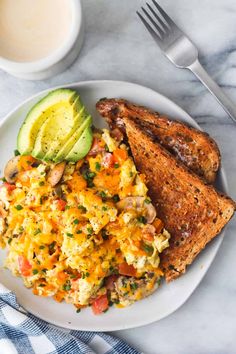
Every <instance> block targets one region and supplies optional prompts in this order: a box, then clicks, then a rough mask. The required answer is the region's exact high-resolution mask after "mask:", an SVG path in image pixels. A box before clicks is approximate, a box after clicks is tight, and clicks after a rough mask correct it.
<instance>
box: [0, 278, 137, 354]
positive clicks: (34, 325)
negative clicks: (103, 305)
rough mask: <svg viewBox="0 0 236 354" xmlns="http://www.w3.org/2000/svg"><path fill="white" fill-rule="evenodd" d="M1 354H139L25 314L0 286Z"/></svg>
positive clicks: (114, 340)
mask: <svg viewBox="0 0 236 354" xmlns="http://www.w3.org/2000/svg"><path fill="white" fill-rule="evenodd" d="M0 353H1V354H139V352H138V351H137V350H135V349H133V348H131V347H130V346H129V345H128V344H126V343H124V342H123V341H122V340H120V339H118V338H114V337H112V336H110V335H107V334H105V333H97V332H82V331H74V330H70V331H64V330H63V329H60V328H58V327H54V326H52V325H50V324H49V323H47V322H45V321H42V320H40V319H39V318H37V317H35V316H33V315H32V314H30V313H28V312H26V311H25V310H24V309H23V308H22V307H21V306H20V305H19V304H18V303H17V300H16V296H15V295H14V294H13V293H12V292H11V291H10V290H8V289H6V288H5V287H4V286H3V285H1V284H0Z"/></svg>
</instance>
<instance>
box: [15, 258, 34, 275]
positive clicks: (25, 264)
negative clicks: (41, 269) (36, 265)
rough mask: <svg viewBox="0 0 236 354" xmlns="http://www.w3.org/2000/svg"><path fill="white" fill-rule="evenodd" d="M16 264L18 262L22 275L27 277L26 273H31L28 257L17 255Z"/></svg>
mask: <svg viewBox="0 0 236 354" xmlns="http://www.w3.org/2000/svg"><path fill="white" fill-rule="evenodd" d="M18 264H19V269H20V272H21V275H23V277H27V276H28V275H30V274H31V269H32V265H31V264H30V262H29V261H28V259H27V258H25V256H19V257H18Z"/></svg>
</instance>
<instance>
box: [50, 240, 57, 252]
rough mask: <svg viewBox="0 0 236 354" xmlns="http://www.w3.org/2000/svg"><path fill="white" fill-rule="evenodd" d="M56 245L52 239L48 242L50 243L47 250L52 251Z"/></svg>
mask: <svg viewBox="0 0 236 354" xmlns="http://www.w3.org/2000/svg"><path fill="white" fill-rule="evenodd" d="M55 246H56V241H53V242H52V243H50V245H49V246H48V248H49V251H51V252H52V251H54V247H55Z"/></svg>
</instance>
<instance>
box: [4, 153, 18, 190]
mask: <svg viewBox="0 0 236 354" xmlns="http://www.w3.org/2000/svg"><path fill="white" fill-rule="evenodd" d="M19 159H20V156H15V157H13V158H12V159H11V160H9V161H8V163H7V164H6V166H5V169H4V177H5V178H6V181H7V182H8V183H14V182H15V181H16V178H17V174H18V172H19V169H18V163H19Z"/></svg>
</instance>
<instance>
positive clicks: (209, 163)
mask: <svg viewBox="0 0 236 354" xmlns="http://www.w3.org/2000/svg"><path fill="white" fill-rule="evenodd" d="M96 107H97V110H98V111H99V113H100V114H101V115H102V116H103V117H104V118H105V119H106V121H107V123H108V124H109V126H110V128H111V129H114V128H117V127H119V128H120V129H121V130H124V122H123V118H124V117H131V118H132V117H133V118H136V119H139V120H140V121H142V123H143V127H144V129H146V130H148V131H149V133H150V134H152V135H153V137H154V138H155V139H156V140H157V141H158V142H159V143H160V144H161V145H162V146H164V147H165V148H166V149H167V150H168V151H169V152H171V153H172V154H173V155H174V156H175V157H176V158H177V159H179V160H180V161H182V162H183V163H184V164H185V165H186V166H187V167H189V168H190V169H191V170H192V171H194V172H195V173H196V174H198V175H199V176H201V177H203V178H204V179H205V180H206V181H207V182H208V183H213V182H214V180H215V178H216V173H217V171H218V169H219V166H220V151H219V149H218V146H217V144H216V143H215V141H214V140H213V139H212V138H210V137H209V135H208V134H207V133H204V132H201V131H199V130H197V129H194V128H191V127H189V126H187V125H186V124H183V123H182V122H179V121H174V120H170V119H168V118H167V117H165V116H161V115H160V114H159V113H157V112H153V111H151V110H149V109H147V108H145V107H141V106H137V105H135V104H132V103H130V102H128V101H125V100H122V99H114V98H111V99H101V100H100V101H98V102H97V105H96Z"/></svg>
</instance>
